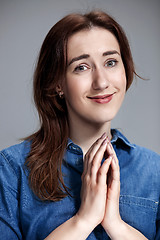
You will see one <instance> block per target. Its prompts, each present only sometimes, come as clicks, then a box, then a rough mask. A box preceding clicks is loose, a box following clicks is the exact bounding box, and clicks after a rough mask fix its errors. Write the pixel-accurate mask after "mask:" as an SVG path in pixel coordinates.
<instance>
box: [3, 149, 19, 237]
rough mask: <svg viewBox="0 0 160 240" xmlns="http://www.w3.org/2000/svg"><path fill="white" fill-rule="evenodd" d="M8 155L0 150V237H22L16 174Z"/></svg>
mask: <svg viewBox="0 0 160 240" xmlns="http://www.w3.org/2000/svg"><path fill="white" fill-rule="evenodd" d="M10 158H11V157H10V156H9V155H8V154H5V153H4V152H0V235H1V236H0V238H1V239H4V240H5V239H12V240H19V239H22V234H21V231H20V221H19V208H18V206H19V194H18V185H19V183H18V182H19V181H18V176H17V174H16V172H15V170H14V169H13V167H12V166H11V164H10Z"/></svg>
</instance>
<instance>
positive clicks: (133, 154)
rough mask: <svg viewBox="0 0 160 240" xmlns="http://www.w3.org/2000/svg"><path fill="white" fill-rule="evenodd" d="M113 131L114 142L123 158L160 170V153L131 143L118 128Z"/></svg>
mask: <svg viewBox="0 0 160 240" xmlns="http://www.w3.org/2000/svg"><path fill="white" fill-rule="evenodd" d="M112 133H113V139H112V142H113V143H115V144H116V150H117V151H118V152H119V155H120V156H121V157H122V158H123V159H124V158H125V159H126V160H127V161H129V162H133V163H134V164H136V165H137V166H139V165H142V166H143V165H146V166H148V167H150V168H151V169H155V171H156V170H157V169H158V170H160V155H159V154H157V153H156V152H154V151H152V150H150V149H147V148H145V147H142V146H139V145H137V144H132V143H130V142H129V140H128V139H127V138H126V137H125V136H124V135H123V134H122V133H121V132H120V131H118V130H117V129H113V130H112Z"/></svg>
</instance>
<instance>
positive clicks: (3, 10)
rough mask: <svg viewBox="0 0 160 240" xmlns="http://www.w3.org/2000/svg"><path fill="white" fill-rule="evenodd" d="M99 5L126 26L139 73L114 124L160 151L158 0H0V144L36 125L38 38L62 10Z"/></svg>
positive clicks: (132, 138) (134, 140)
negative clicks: (34, 85) (34, 86)
mask: <svg viewBox="0 0 160 240" xmlns="http://www.w3.org/2000/svg"><path fill="white" fill-rule="evenodd" d="M97 8H98V9H102V10H104V11H107V12H108V13H109V14H111V15H112V16H113V17H114V18H115V19H116V20H117V21H118V22H119V23H120V25H121V26H122V27H123V29H124V30H125V32H126V34H127V36H128V39H129V42H130V45H131V49H132V54H133V58H134V62H135V67H136V71H137V73H138V74H139V75H141V76H142V77H144V78H147V79H149V80H146V81H144V80H141V79H137V80H135V81H134V84H133V85H132V87H131V88H130V89H129V91H128V92H127V94H126V98H125V101H124V103H123V105H122V107H121V110H120V111H119V113H118V115H117V117H116V118H115V119H114V120H113V123H112V127H115V128H118V129H120V130H121V131H122V132H123V133H124V134H125V135H126V137H127V138H128V139H129V140H130V141H131V142H132V143H136V144H139V145H141V146H144V147H147V148H149V149H152V150H154V151H156V152H157V153H159V154H160V141H159V135H160V106H159V105H160V46H159V45H160V1H159V0H152V1H150V0H99V1H98V0H58V1H55V0H45V1H42V0H1V1H0V149H2V148H5V147H8V146H10V145H13V144H16V143H18V142H19V139H20V138H23V137H26V136H28V135H30V134H31V133H32V132H33V131H35V130H37V129H38V117H37V113H36V110H35V108H34V104H33V99H32V76H33V72H34V67H35V63H36V59H37V55H38V52H39V50H40V47H41V44H42V42H43V40H44V38H45V36H46V34H47V33H48V31H49V29H50V28H51V27H52V26H53V25H54V24H55V23H56V22H57V21H58V20H59V19H60V18H62V17H63V16H64V15H66V14H68V13H71V12H83V13H84V12H86V11H90V10H92V9H97Z"/></svg>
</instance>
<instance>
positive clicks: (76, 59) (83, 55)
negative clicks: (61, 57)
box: [68, 54, 90, 66]
mask: <svg viewBox="0 0 160 240" xmlns="http://www.w3.org/2000/svg"><path fill="white" fill-rule="evenodd" d="M89 57H90V55H89V54H82V55H80V56H78V57H75V58H72V60H71V61H70V62H69V64H68V66H69V65H71V64H72V63H73V62H75V61H79V60H81V59H86V58H89Z"/></svg>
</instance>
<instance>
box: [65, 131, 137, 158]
mask: <svg viewBox="0 0 160 240" xmlns="http://www.w3.org/2000/svg"><path fill="white" fill-rule="evenodd" d="M111 134H112V140H111V143H115V144H116V143H118V142H119V140H120V141H121V144H124V145H126V147H129V148H135V146H134V144H131V143H130V142H129V141H128V139H127V138H126V137H125V136H124V135H123V134H122V133H121V132H120V131H118V130H117V129H111ZM67 149H70V150H72V151H73V152H77V153H79V154H81V153H82V149H81V148H80V147H79V146H78V145H76V144H74V143H73V142H72V140H71V139H70V138H68V143H67Z"/></svg>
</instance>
